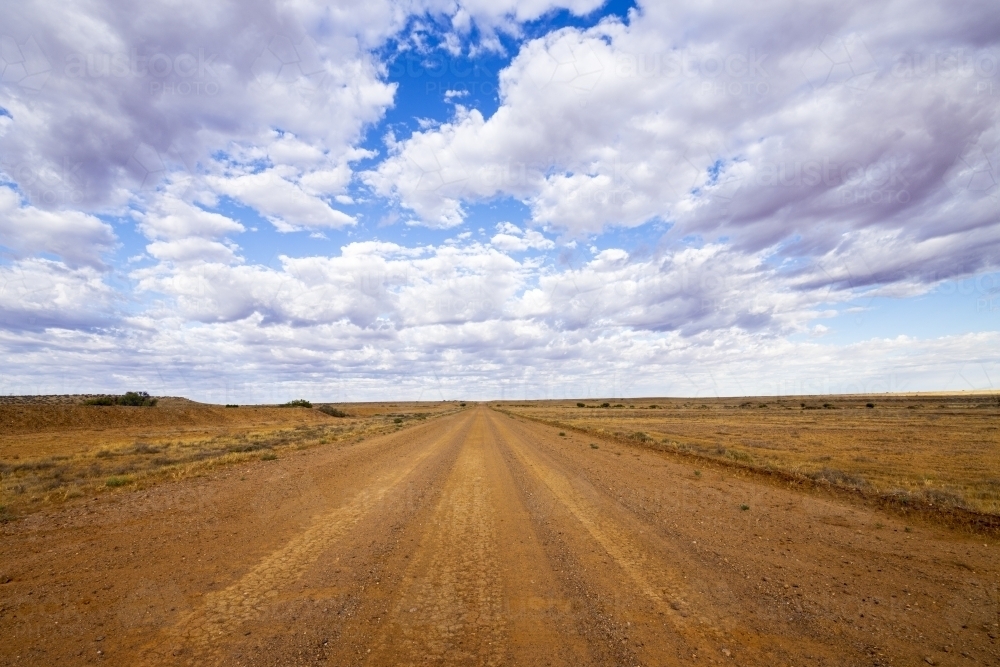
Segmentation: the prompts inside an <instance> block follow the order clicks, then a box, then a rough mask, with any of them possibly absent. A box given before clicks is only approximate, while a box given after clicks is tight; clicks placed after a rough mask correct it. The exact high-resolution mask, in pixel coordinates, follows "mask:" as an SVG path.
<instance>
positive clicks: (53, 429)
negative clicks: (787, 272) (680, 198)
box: [0, 396, 1000, 666]
mask: <svg viewBox="0 0 1000 667" xmlns="http://www.w3.org/2000/svg"><path fill="white" fill-rule="evenodd" d="M946 399H947V400H946ZM990 400H991V399H990V398H989V397H951V398H948V397H943V396H939V397H879V398H877V399H871V400H866V399H858V398H851V397H842V398H839V399H831V398H823V397H818V398H809V399H795V400H794V401H792V400H791V399H784V400H783V401H782V402H781V403H780V404H779V403H778V402H777V401H776V400H768V399H747V400H742V399H741V400H734V399H729V400H728V401H727V400H726V399H715V400H713V401H705V400H701V399H692V400H677V399H671V400H667V399H643V401H642V403H641V404H640V403H639V402H638V401H636V400H632V401H627V400H626V401H620V400H619V401H611V400H598V401H594V400H582V401H579V402H583V403H584V407H582V408H581V407H578V406H577V405H576V403H577V401H559V402H532V403H526V402H507V403H494V402H491V403H489V404H472V403H470V404H468V405H467V406H462V405H460V404H458V403H454V402H449V403H438V404H404V403H397V404H368V405H367V406H362V405H343V406H337V407H338V409H341V410H343V411H344V412H347V413H348V414H351V415H352V416H351V417H333V416H330V415H327V414H323V413H320V412H319V411H318V410H315V409H312V410H310V409H305V408H223V407H221V406H198V405H195V404H182V402H180V401H177V402H176V403H175V404H174V405H171V404H170V402H169V401H165V402H164V403H162V404H161V405H160V406H157V407H156V408H121V410H131V412H116V411H115V410H118V409H117V408H116V409H114V410H112V411H110V412H104V413H93V412H87V413H86V414H87V415H90V416H89V417H87V418H84V417H81V416H79V415H80V414H84V413H77V412H76V409H77V408H75V407H74V409H73V410H68V411H67V409H66V407H65V405H64V404H63V407H60V406H59V405H48V406H40V407H39V406H37V405H36V407H37V409H38V411H39V412H38V413H37V414H36V413H34V412H31V411H30V410H29V411H28V412H22V413H16V414H17V415H20V417H17V418H16V419H15V418H13V417H11V418H10V419H6V418H5V420H4V421H2V422H0V424H2V425H0V429H2V430H0V434H2V435H3V444H2V447H3V449H2V450H0V462H2V464H3V465H4V466H5V468H4V469H3V473H2V474H3V479H2V480H0V481H2V484H3V489H4V492H3V497H2V499H0V502H3V503H5V504H7V505H8V506H9V510H8V514H7V518H6V520H5V522H4V523H2V525H0V636H2V637H3V641H2V642H0V664H2V665H39V664H70V665H72V664H99V663H106V664H129V665H133V664H139V665H297V664H301V665H362V664H364V665H417V664H420V665H424V664H439V665H467V664H476V665H480V664H483V665H508V664H509V665H564V664H565V665H675V664H692V665H697V664H706V665H707V664H719V665H722V664H733V665H768V666H773V665H916V664H935V665H937V664H940V665H977V664H997V663H998V662H1000V649H998V646H997V641H998V637H1000V625H998V623H1000V583H998V582H1000V551H998V546H1000V544H998V540H997V535H996V533H995V531H992V530H991V529H990V528H989V525H988V524H987V523H984V524H974V523H972V524H970V523H968V522H961V521H957V520H955V517H956V516H957V515H954V514H951V513H950V511H951V510H954V509H956V508H961V509H962V511H964V512H967V513H974V514H976V515H977V516H982V517H987V518H988V517H990V516H992V514H991V512H995V509H991V508H993V507H994V506H993V505H990V503H991V502H994V501H995V499H991V497H990V496H989V494H988V493H987V492H988V491H989V489H990V488H991V487H990V483H989V480H990V479H992V477H991V475H995V474H996V473H995V471H996V470H997V469H998V468H997V467H996V465H995V464H994V461H995V460H996V459H995V457H996V456H997V449H996V448H997V438H996V431H995V427H996V425H997V420H998V416H997V415H998V411H997V409H996V407H995V405H994V404H991V403H990V402H989V401H990ZM604 402H607V403H608V404H609V405H608V407H607V408H602V407H599V406H600V405H602V403H604ZM868 402H872V403H873V404H874V407H871V408H869V407H867V403H868ZM618 403H621V404H622V407H620V408H617V407H614V406H615V405H617V404H618ZM744 403H749V405H743V404H744ZM801 403H806V406H802V405H801ZM823 403H827V404H829V405H828V406H827V407H824V406H823ZM762 404H766V405H767V407H760V406H761V405H762ZM981 404H982V405H983V407H980V405H981ZM589 405H596V406H598V407H588V406H589ZM630 405H634V406H635V407H634V408H633V407H629V406H630ZM650 405H656V406H657V407H655V408H651V407H649V406H650ZM703 405H704V406H706V407H702V406H703ZM910 405H916V406H917V407H914V408H910V407H909V406H910ZM941 405H944V406H946V407H943V408H942V407H936V406H941ZM640 406H642V407H640ZM727 406H728V407H727ZM932 406H933V407H932ZM948 406H950V407H948ZM16 407H19V408H22V409H23V408H26V407H29V405H28V404H25V403H21V404H18V405H17V406H16ZM70 407H73V406H70ZM813 408H814V409H813ZM11 409H12V410H13V409H15V408H11ZM79 409H80V410H107V409H108V408H96V407H90V406H79ZM169 410H179V411H180V412H178V414H176V415H173V416H170V415H167V414H166V413H167V412H168V411H169ZM46 411H48V412H46ZM143 411H145V412H143ZM155 411H162V412H161V413H156V412H155ZM197 411H205V412H204V413H199V414H197V415H194V414H192V413H194V412H197ZM29 413H30V414H29ZM3 414H6V413H3ZM26 415H28V416H26ZM32 415H33V416H32ZM45 415H48V416H47V417H46V416H45ZM74 415H76V416H74ZM182 415H187V416H182ZM43 417H44V418H43ZM18 419H19V420H20V421H18ZM88 419H89V420H92V421H88ZM102 420H104V422H106V423H104V425H100V424H99V422H102ZM157 420H162V423H161V422H158V421H157ZM397 420H399V421H397ZM111 422H114V423H111ZM154 422H155V423H154ZM942 422H943V423H942ZM32 424H33V426H32ZM838 424H846V426H843V427H841V426H839V425H838ZM74 429H75V430H74ZM100 429H104V430H100ZM336 429H341V430H339V431H337V430H336ZM852 433H854V434H856V435H853V436H852V435H850V434H852ZM99 434H100V435H99ZM49 440H51V442H48V441H49ZM258 441H266V443H267V445H266V446H263V447H257V448H251V449H249V450H246V451H232V452H226V451H224V450H225V449H226V447H225V446H228V445H230V444H232V445H235V444H239V443H243V444H244V445H246V444H247V443H250V444H252V443H254V442H258ZM47 442H48V444H45V443H47ZM74 443H76V444H74ZM178 443H180V444H178ZM185 443H187V444H190V445H191V448H192V451H195V450H197V451H203V450H204V451H210V452H221V453H218V454H212V455H206V457H205V458H204V460H201V461H188V462H183V461H181V462H175V463H163V464H162V465H159V467H157V465H153V466H152V467H151V468H149V469H148V470H147V468H144V467H142V466H141V465H140V464H139V462H141V461H142V460H143V459H142V457H146V458H150V457H155V456H157V454H151V453H143V452H142V451H141V450H142V449H143V447H140V446H139V445H145V446H147V447H148V448H150V449H155V448H163V452H165V453H166V456H167V459H166V460H169V457H179V456H180V453H181V452H182V451H183V449H184V447H185V446H186V444H185ZM223 445H225V446H223ZM765 445H766V446H765ZM907 447H909V448H910V451H909V454H908V453H907V449H906V448H907ZM101 451H110V452H120V453H121V454H120V455H116V456H117V458H116V456H109V455H104V456H102V457H98V456H97V455H98V453H99V452H101ZM163 452H161V453H163ZM729 452H735V455H731V454H729ZM14 456H17V457H18V458H16V459H15V458H14ZM61 456H65V457H69V458H68V459H59V460H56V461H54V464H55V465H63V464H66V461H70V462H73V461H76V459H77V458H79V460H80V461H83V462H84V463H83V464H81V465H79V466H78V465H77V464H76V463H73V464H72V465H71V466H70V467H69V468H67V472H66V473H64V474H63V475H62V478H63V480H64V481H65V480H66V479H68V478H69V475H70V473H71V472H72V471H75V470H78V469H87V468H88V466H90V465H92V464H93V463H94V461H91V460H90V459H91V458H92V459H94V460H95V461H97V462H98V463H102V462H104V461H108V460H114V461H119V462H134V463H135V465H136V466H137V467H136V469H135V470H134V471H132V472H131V473H128V472H125V473H121V474H122V476H126V475H131V478H130V480H129V481H128V482H127V483H125V484H122V485H117V484H113V485H110V486H109V485H108V484H107V479H106V478H105V475H108V474H112V475H115V474H117V473H115V472H114V471H113V470H111V469H110V468H108V469H105V468H101V469H100V474H95V475H89V476H85V477H83V478H81V479H84V480H85V481H84V482H80V487H81V493H80V495H75V494H61V496H60V495H59V494H58V493H57V492H56V491H50V492H48V493H49V496H48V497H47V496H46V495H45V492H42V491H32V490H29V489H28V484H27V483H26V482H24V481H23V480H24V479H26V476H27V475H29V474H35V473H41V472H44V470H42V469H38V470H32V469H26V468H17V466H19V465H21V464H23V463H26V462H32V461H40V460H46V459H54V458H55V457H61ZM133 457H139V458H138V459H133ZM226 457H229V458H226ZM824 457H829V458H824ZM991 457H992V458H991ZM102 465H103V463H102ZM109 465H110V464H109ZM171 466H174V467H173V468H172V467H171ZM186 466H190V467H186ZM166 470H177V471H184V472H183V474H176V475H170V474H165V473H163V472H162V471H166ZM157 471H161V472H157ZM775 471H777V472H775ZM834 471H838V472H834ZM962 471H964V473H963V472H962ZM779 473H780V474H779ZM785 475H787V476H785ZM39 479H42V478H41V477H40V478H39ZM800 479H801V483H798V482H797V481H796V480H800ZM15 480H22V481H15ZM101 480H104V483H103V484H100V483H99V482H100V481H101ZM925 480H929V482H928V481H925ZM11 484H24V485H25V488H24V489H23V490H21V491H18V490H16V489H14V490H11V486H10V485H11ZM928 489H931V490H937V491H938V492H939V494H935V493H931V492H928ZM984 489H985V490H986V491H987V492H983V490H984ZM885 494H888V495H889V496H892V497H895V498H897V500H898V497H899V496H900V495H901V494H903V495H905V496H906V497H907V498H909V499H910V500H908V501H907V503H898V504H896V505H892V504H890V505H884V506H883V505H879V504H877V503H875V504H873V502H872V499H876V500H877V499H878V498H879V497H881V496H882V495H885ZM893 494H895V495H893ZM949 494H950V495H949ZM977 494H978V495H977ZM24 498H27V500H25V499H24ZM32 498H36V499H34V500H32ZM911 502H912V504H913V505H914V506H918V505H919V506H920V508H921V511H911V510H910V508H909V506H908V505H909V504H910V503H911ZM935 509H940V516H935V514H934V510H935Z"/></svg>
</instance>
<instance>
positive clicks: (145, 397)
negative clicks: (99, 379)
mask: <svg viewBox="0 0 1000 667" xmlns="http://www.w3.org/2000/svg"><path fill="white" fill-rule="evenodd" d="M156 401H157V399H155V398H153V397H152V396H150V395H149V394H148V393H146V392H144V391H126V392H125V393H124V394H122V395H121V396H98V397H97V398H91V399H89V400H87V401H84V402H83V404H84V405H126V406H129V407H150V408H151V407H153V406H154V405H156Z"/></svg>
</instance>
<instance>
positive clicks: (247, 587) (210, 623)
mask: <svg viewBox="0 0 1000 667" xmlns="http://www.w3.org/2000/svg"><path fill="white" fill-rule="evenodd" d="M470 421H471V420H470V418H468V417H467V418H466V419H464V420H459V421H458V422H456V423H455V424H453V425H452V426H451V428H450V429H448V430H447V431H446V432H445V433H444V434H443V435H441V436H440V437H438V438H437V439H436V440H434V441H432V442H431V443H429V444H428V445H427V446H425V447H424V448H423V449H422V450H420V451H418V452H417V453H416V454H415V455H413V456H412V457H411V458H409V459H408V460H405V461H404V462H400V463H398V464H397V465H395V466H393V467H391V468H390V469H389V470H387V471H385V472H384V473H382V474H380V475H378V476H377V477H375V478H374V479H373V480H371V482H370V483H369V484H367V485H366V486H365V487H364V488H363V489H362V490H361V491H360V492H359V493H358V494H356V495H355V496H354V497H353V498H352V499H351V500H350V501H348V502H347V503H346V504H344V505H342V506H340V507H338V508H336V509H334V510H332V511H330V512H328V513H326V514H323V515H322V516H320V517H318V518H317V519H315V521H314V522H313V523H312V525H311V526H310V527H309V528H307V529H306V530H304V531H303V532H302V533H301V534H299V535H298V536H297V537H295V538H293V539H292V540H290V541H289V542H288V543H287V544H286V545H285V546H284V547H282V548H280V549H278V550H276V551H274V552H272V553H271V554H270V555H268V556H267V557H265V558H264V559H263V560H261V561H260V562H259V563H258V564H257V565H256V566H255V567H254V568H253V569H252V570H250V571H249V572H248V573H247V574H245V575H244V576H243V577H242V578H240V579H239V580H238V581H236V582H235V583H233V584H231V585H230V586H228V587H227V588H225V589H223V590H221V591H217V592H214V593H210V594H208V595H206V596H205V598H204V603H203V604H202V605H201V607H199V608H198V609H195V610H194V611H192V612H190V613H188V614H187V615H186V616H184V617H183V618H182V619H181V620H180V621H179V622H178V623H176V624H175V625H174V626H173V627H172V628H170V629H168V630H166V631H165V632H164V633H163V635H162V637H161V638H160V641H158V642H157V643H156V645H155V646H154V647H151V653H154V654H156V653H159V654H161V655H162V654H163V647H165V646H170V645H172V644H182V645H183V646H184V647H185V649H186V653H187V655H189V656H192V655H193V658H194V660H195V662H197V663H198V664H203V661H204V660H206V659H207V658H208V657H210V656H212V655H213V654H214V651H213V650H212V649H213V643H214V642H216V641H217V640H218V639H220V638H222V637H225V636H227V635H232V634H233V633H235V632H236V630H237V629H238V628H239V626H240V625H242V624H243V623H245V622H247V621H251V620H253V619H254V618H257V617H258V616H260V615H261V614H262V613H263V612H264V611H265V607H266V606H267V605H268V604H269V601H271V600H272V599H276V598H278V596H279V593H280V590H281V589H282V588H286V587H288V586H289V585H290V584H293V583H294V582H295V581H296V580H297V579H298V578H299V577H300V576H301V575H302V574H303V573H304V572H305V571H306V570H307V569H308V568H309V567H310V566H312V565H313V564H314V563H315V562H316V561H317V560H319V558H320V557H321V556H322V554H323V553H324V552H326V551H328V550H329V549H331V548H333V547H334V546H335V545H336V544H337V542H338V540H339V539H340V538H342V537H343V536H344V535H345V534H346V533H347V532H348V531H349V530H351V529H352V528H353V527H354V526H356V525H357V524H358V523H359V522H361V521H362V520H363V519H364V518H365V517H366V516H367V515H368V514H369V513H370V512H371V511H372V509H373V508H375V507H376V506H377V505H379V504H380V503H382V502H384V501H385V500H386V499H387V497H388V496H389V495H390V494H391V493H392V492H393V491H394V490H395V489H396V488H397V487H399V485H400V484H401V483H403V482H404V481H405V480H406V479H407V478H408V477H409V476H410V475H411V474H413V472H414V471H415V470H416V469H417V468H418V467H419V466H420V465H421V464H422V463H423V462H424V461H426V460H427V459H428V458H429V457H430V456H431V455H433V454H434V453H435V452H437V451H438V450H439V449H441V448H442V447H443V446H445V445H446V444H448V443H449V442H454V441H455V440H458V439H462V438H464V437H465V435H466V433H467V432H468V428H469V423H470ZM158 649H159V650H158Z"/></svg>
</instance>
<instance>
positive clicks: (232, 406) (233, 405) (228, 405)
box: [226, 403, 240, 408]
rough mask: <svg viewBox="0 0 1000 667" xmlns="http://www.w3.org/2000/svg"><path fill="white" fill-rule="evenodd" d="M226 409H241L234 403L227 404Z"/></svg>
mask: <svg viewBox="0 0 1000 667" xmlns="http://www.w3.org/2000/svg"><path fill="white" fill-rule="evenodd" d="M226 407H227V408H238V407H240V406H238V405H235V404H233V403H226Z"/></svg>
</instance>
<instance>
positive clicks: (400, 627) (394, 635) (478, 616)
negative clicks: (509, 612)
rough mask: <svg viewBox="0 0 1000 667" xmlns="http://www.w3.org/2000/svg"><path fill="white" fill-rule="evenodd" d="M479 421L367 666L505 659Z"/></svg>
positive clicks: (491, 503)
mask: <svg viewBox="0 0 1000 667" xmlns="http://www.w3.org/2000/svg"><path fill="white" fill-rule="evenodd" d="M483 426H484V420H483V417H482V416H481V413H480V414H477V416H476V420H475V424H474V425H473V427H472V428H471V429H470V430H469V432H468V437H467V439H466V441H465V444H464V446H463V449H462V451H461V452H460V453H459V456H458V460H457V461H456V462H455V467H454V468H453V470H452V472H451V474H450V475H449V477H448V480H447V481H446V482H445V487H444V490H443V492H442V495H441V499H440V502H439V503H438V505H437V507H436V508H435V510H434V513H433V515H432V517H431V519H430V528H429V529H428V530H427V531H426V532H425V534H424V536H423V538H422V540H421V543H420V545H419V546H418V547H417V550H416V555H415V558H414V560H413V562H412V564H411V565H410V567H409V568H407V571H406V573H405V575H404V577H403V579H404V581H407V582H409V583H408V584H404V586H403V589H402V592H401V594H400V595H399V598H398V599H397V601H396V602H395V604H394V606H393V608H392V611H391V612H390V619H391V620H389V621H387V622H386V623H385V625H384V627H383V628H382V631H381V634H380V637H379V639H378V640H377V641H376V644H375V647H374V649H373V651H372V654H371V656H370V657H369V659H368V660H367V661H366V662H367V664H372V665H416V664H424V663H426V662H431V663H434V664H439V665H467V664H477V665H501V664H505V663H504V655H505V654H504V650H505V648H504V647H505V646H506V644H507V624H506V621H505V618H504V613H503V611H504V610H503V587H502V583H501V577H500V566H499V562H498V554H499V544H498V543H497V534H496V522H497V516H496V512H497V510H498V507H497V503H496V498H495V497H494V493H493V492H492V490H491V489H490V487H489V485H488V482H487V475H488V471H487V468H486V457H485V452H484V441H483V430H484V429H483Z"/></svg>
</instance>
